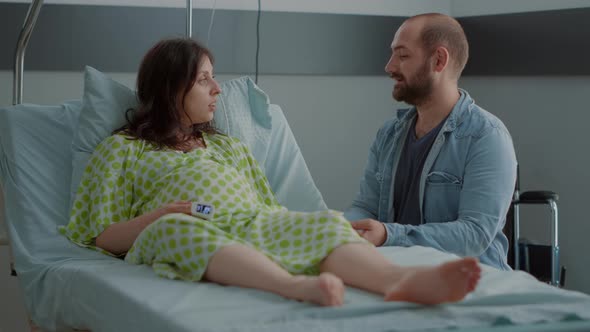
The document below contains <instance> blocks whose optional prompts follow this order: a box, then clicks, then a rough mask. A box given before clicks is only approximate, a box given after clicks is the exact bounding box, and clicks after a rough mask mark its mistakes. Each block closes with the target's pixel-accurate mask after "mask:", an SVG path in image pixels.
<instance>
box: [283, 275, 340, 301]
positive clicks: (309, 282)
mask: <svg viewBox="0 0 590 332" xmlns="http://www.w3.org/2000/svg"><path fill="white" fill-rule="evenodd" d="M296 278H297V279H298V280H297V282H296V283H297V285H296V286H295V289H294V291H295V294H294V297H295V298H296V299H299V300H302V301H309V302H313V303H316V304H319V305H322V306H341V305H342V303H343V302H344V283H343V282H342V279H340V278H338V277H337V276H335V275H333V274H332V273H329V272H324V273H322V274H320V275H319V276H317V277H308V276H298V277H296Z"/></svg>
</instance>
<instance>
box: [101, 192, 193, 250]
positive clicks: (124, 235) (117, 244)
mask: <svg viewBox="0 0 590 332" xmlns="http://www.w3.org/2000/svg"><path fill="white" fill-rule="evenodd" d="M191 204H192V203H191V202H189V201H178V202H173V203H168V204H166V205H164V206H162V207H161V208H159V209H156V210H154V211H152V212H148V213H146V214H143V215H141V216H138V217H135V218H133V219H131V220H128V221H123V222H118V223H115V224H111V225H110V226H109V227H107V228H106V229H105V230H104V231H103V232H102V233H100V234H99V235H98V236H97V237H96V240H95V243H96V246H97V247H99V248H102V249H104V250H106V251H108V252H111V253H113V254H115V255H119V254H122V253H125V252H127V251H128V250H129V248H131V246H132V245H133V242H135V239H137V237H138V236H139V234H140V233H141V232H142V231H143V230H144V229H145V228H146V227H147V226H149V225H150V224H151V223H153V222H154V221H156V220H158V219H159V218H161V217H162V216H164V215H166V214H170V213H184V214H188V215H191Z"/></svg>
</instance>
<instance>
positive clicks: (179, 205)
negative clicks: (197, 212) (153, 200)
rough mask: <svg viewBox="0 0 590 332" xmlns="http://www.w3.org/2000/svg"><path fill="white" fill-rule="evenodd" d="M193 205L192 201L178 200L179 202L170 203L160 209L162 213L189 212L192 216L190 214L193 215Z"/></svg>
mask: <svg viewBox="0 0 590 332" xmlns="http://www.w3.org/2000/svg"><path fill="white" fill-rule="evenodd" d="M191 205H192V202H190V201H178V202H173V203H168V204H166V205H164V206H162V207H161V208H160V209H159V210H160V212H161V213H162V215H165V214H169V213H184V214H188V215H189V216H190V215H192V214H191ZM160 217H161V216H160Z"/></svg>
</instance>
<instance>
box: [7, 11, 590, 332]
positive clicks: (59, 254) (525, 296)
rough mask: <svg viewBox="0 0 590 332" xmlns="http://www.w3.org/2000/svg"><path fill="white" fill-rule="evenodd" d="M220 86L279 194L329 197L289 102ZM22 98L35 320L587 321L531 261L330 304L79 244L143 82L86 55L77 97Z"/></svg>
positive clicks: (13, 213) (162, 326)
mask: <svg viewBox="0 0 590 332" xmlns="http://www.w3.org/2000/svg"><path fill="white" fill-rule="evenodd" d="M31 13H33V14H34V13H35V10H32V11H30V12H29V14H31ZM33 21H34V20H33ZM25 26H26V25H25ZM20 84H22V81H20ZM18 85H19V84H17V83H15V86H17V87H18ZM222 89H223V93H222V95H221V96H220V101H221V102H220V103H218V105H220V106H221V107H220V108H219V110H218V112H217V113H216V121H217V123H218V125H219V126H220V128H221V130H222V131H224V132H226V133H228V134H230V135H232V136H236V137H239V138H240V139H242V140H243V141H244V142H245V143H246V144H248V145H249V146H250V148H251V149H252V151H253V153H254V155H255V157H256V159H257V160H258V161H259V162H260V164H261V166H262V167H263V169H264V171H265V173H266V175H267V177H268V178H269V182H270V183H271V186H272V188H273V190H274V192H275V193H276V195H277V198H278V200H279V202H281V203H282V204H283V205H285V206H287V207H288V208H290V209H293V210H301V211H313V210H321V209H326V205H325V203H324V201H323V199H322V196H321V194H320V193H319V191H318V190H317V188H316V186H315V184H314V182H313V179H312V177H311V175H310V173H309V171H308V169H307V167H306V164H305V161H304V159H303V157H302V155H301V152H300V150H299V148H298V147H297V143H296V141H295V138H294V135H293V133H292V132H291V129H290V128H289V125H288V123H287V121H286V119H285V117H284V115H283V113H282V110H281V109H280V107H279V106H277V105H273V104H271V102H270V99H269V97H268V96H267V95H266V94H265V93H264V92H263V91H262V90H260V89H259V88H258V87H257V86H256V85H255V84H254V83H253V82H252V81H251V80H250V79H248V78H239V79H235V80H230V81H226V82H223V83H222ZM15 91H16V90H15ZM21 91H22V90H21ZM16 96H17V97H18V94H16ZM20 96H22V95H20ZM15 100H16V102H15V104H16V105H14V106H11V107H5V108H2V109H0V183H1V184H2V189H3V193H4V197H5V198H4V201H5V211H4V212H5V219H6V224H7V229H8V234H9V237H10V240H11V241H10V245H11V248H12V250H13V252H14V258H15V270H16V273H17V274H18V280H19V284H20V286H21V287H22V290H23V293H24V296H25V304H26V307H27V310H28V312H29V315H30V317H31V320H32V321H33V322H34V324H35V325H37V326H38V327H39V328H41V329H42V330H46V331H71V330H72V329H82V330H91V331H94V332H98V331H172V332H185V331H186V332H188V331H360V330H366V331H432V330H441V329H452V330H453V331H501V332H506V331H584V330H590V296H588V295H585V294H582V293H579V292H574V291H566V290H563V289H559V288H557V287H552V286H549V285H547V284H544V283H541V282H538V281H537V280H536V279H535V278H534V277H532V276H530V275H528V274H526V273H524V272H521V271H518V272H516V271H499V270H496V269H494V268H492V267H487V266H483V275H482V279H481V281H480V284H479V285H478V287H477V289H476V290H475V291H474V292H473V293H472V294H470V295H468V297H467V298H466V299H465V300H463V301H461V302H459V303H455V304H446V305H439V306H419V305H415V304H410V303H401V302H388V303H386V302H383V301H382V299H381V298H380V297H379V296H377V295H374V294H370V293H367V292H364V291H361V290H358V289H352V288H351V289H348V290H347V294H346V297H345V304H344V306H343V307H338V308H322V307H317V306H315V305H312V304H308V303H301V302H297V301H292V300H287V299H285V298H282V297H281V296H278V295H274V294H271V293H267V292H262V291H258V290H253V289H244V288H239V287H226V286H220V285H217V284H213V283H189V282H184V281H177V280H168V279H163V278H160V277H157V276H156V275H155V273H154V272H153V271H152V269H151V268H150V267H149V266H145V265H140V266H136V265H130V264H128V263H125V262H124V261H122V260H120V259H117V258H113V257H109V256H106V255H103V254H101V253H98V252H95V251H91V250H88V249H84V248H80V247H77V246H75V245H73V244H72V243H70V242H69V241H68V240H67V239H66V238H65V237H63V236H61V235H59V234H58V232H57V226H58V225H63V224H65V223H67V221H68V215H69V208H70V201H71V199H70V198H71V190H72V187H75V183H76V181H78V179H79V176H80V165H82V166H83V163H84V161H85V160H86V158H87V157H88V155H89V154H90V153H91V152H92V149H93V148H94V147H95V146H96V144H98V142H99V141H100V140H101V139H103V138H104V137H106V136H107V135H108V134H109V133H110V132H111V131H112V130H113V129H115V128H117V127H118V126H119V125H120V124H121V121H122V119H123V113H124V111H125V109H127V108H128V107H129V106H132V104H133V102H134V94H133V91H132V90H130V89H129V88H127V87H125V86H123V85H121V84H119V83H117V82H115V81H113V80H111V79H110V78H109V77H108V76H106V75H104V74H103V73H101V72H100V71H98V70H96V69H93V68H91V67H87V68H86V70H85V73H84V93H83V96H82V97H81V99H80V100H73V101H66V102H64V103H63V104H60V105H51V106H47V105H32V104H22V103H21V100H19V98H15ZM72 183H73V184H72ZM379 250H380V252H381V253H382V254H384V255H385V256H386V257H387V258H388V259H390V260H392V261H395V262H396V263H398V264H402V265H417V264H427V265H431V264H438V263H440V262H444V261H448V260H451V259H454V258H456V256H454V255H451V254H448V253H443V252H440V251H437V250H435V249H431V248H424V247H410V248H399V247H389V248H379Z"/></svg>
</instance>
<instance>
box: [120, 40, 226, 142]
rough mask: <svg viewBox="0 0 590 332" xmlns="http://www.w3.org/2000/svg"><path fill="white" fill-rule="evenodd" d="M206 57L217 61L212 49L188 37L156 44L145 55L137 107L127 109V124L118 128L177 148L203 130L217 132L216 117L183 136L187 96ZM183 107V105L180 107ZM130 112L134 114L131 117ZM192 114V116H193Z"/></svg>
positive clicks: (129, 133) (138, 137) (200, 133)
mask: <svg viewBox="0 0 590 332" xmlns="http://www.w3.org/2000/svg"><path fill="white" fill-rule="evenodd" d="M205 57H208V58H209V60H210V61H211V63H213V55H212V54H211V52H210V51H209V50H208V49H207V48H206V47H204V46H202V45H201V44H199V43H198V42H196V41H194V40H192V39H187V38H177V39H165V40H162V41H160V42H158V43H157V44H156V45H154V46H153V47H152V48H151V49H150V50H149V51H148V52H147V54H146V55H145V56H144V57H143V60H142V62H141V65H140V67H139V73H138V75H137V99H138V102H139V105H138V107H137V109H129V110H127V114H126V118H127V124H126V125H125V126H123V127H122V128H121V129H119V130H117V132H123V133H125V134H127V135H130V136H132V137H134V138H136V139H142V140H145V141H148V142H150V143H152V144H154V145H155V146H156V148H158V149H162V148H164V147H170V148H176V147H178V146H179V145H182V144H183V143H186V142H187V141H189V140H191V139H192V138H195V137H201V136H202V133H203V132H205V133H208V134H216V133H217V130H216V129H215V125H214V123H213V121H210V122H206V123H199V124H193V125H192V126H191V130H190V131H188V132H187V133H185V135H183V138H179V136H178V130H179V129H180V128H182V127H181V119H182V115H181V112H184V114H185V115H186V116H187V117H189V115H188V114H187V113H186V111H185V110H184V97H185V96H186V94H187V93H188V92H189V91H190V89H191V88H192V86H193V84H194V83H195V80H196V77H197V72H198V70H199V67H200V66H201V64H202V63H203V60H204V59H205ZM179 105H180V107H182V109H179ZM130 113H133V115H132V116H131V117H130V116H129V115H130ZM189 118H190V117H189Z"/></svg>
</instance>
